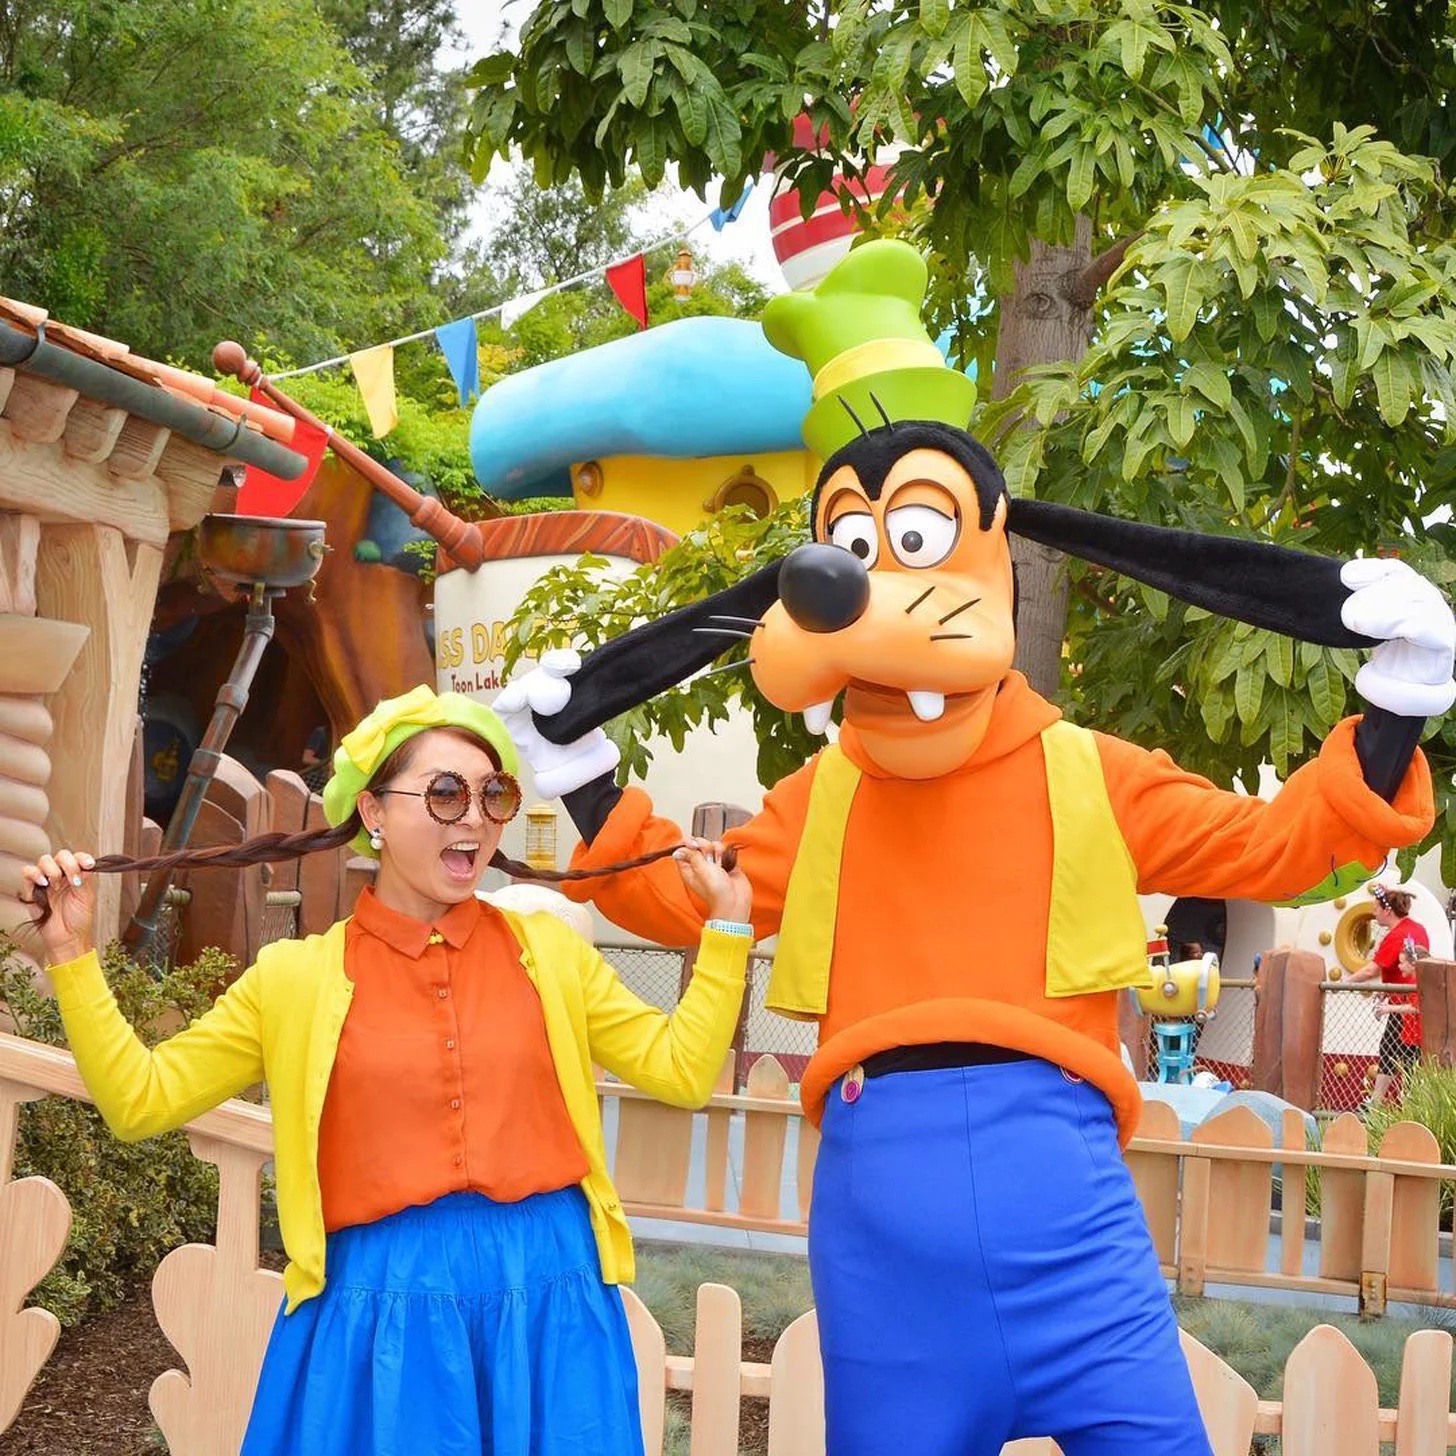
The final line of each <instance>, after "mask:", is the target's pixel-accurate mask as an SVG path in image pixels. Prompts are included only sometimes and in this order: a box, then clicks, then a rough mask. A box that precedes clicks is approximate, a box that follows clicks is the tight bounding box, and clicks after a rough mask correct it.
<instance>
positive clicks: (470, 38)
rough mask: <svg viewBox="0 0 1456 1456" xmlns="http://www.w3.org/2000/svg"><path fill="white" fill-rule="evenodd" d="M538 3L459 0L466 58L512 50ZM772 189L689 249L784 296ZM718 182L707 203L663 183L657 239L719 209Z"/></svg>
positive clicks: (484, 216) (480, 225)
mask: <svg viewBox="0 0 1456 1456" xmlns="http://www.w3.org/2000/svg"><path fill="white" fill-rule="evenodd" d="M534 3H535V0H460V5H459V23H460V28H461V30H462V31H464V33H465V40H464V44H463V46H462V48H461V50H462V56H463V58H464V59H467V60H477V59H479V58H480V57H481V56H485V55H489V54H490V53H491V52H492V51H495V50H498V49H500V47H501V46H502V44H505V45H508V46H512V47H514V45H515V42H516V37H517V35H518V34H519V31H520V27H521V24H522V22H523V21H524V20H525V18H526V17H527V16H528V15H529V14H530V13H531V10H532V7H533V5H534ZM500 168H501V163H500V161H499V160H498V159H497V162H496V170H495V171H494V172H493V173H492V175H493V176H495V177H499V175H500ZM768 194H769V189H768V187H767V185H766V184H765V183H764V182H762V181H761V182H760V183H759V185H758V186H756V187H755V188H754V190H753V195H752V196H751V197H750V198H749V199H748V202H747V203H746V204H745V206H744V208H743V211H742V213H740V214H739V217H738V220H737V221H736V222H732V223H729V224H728V226H727V227H725V228H724V229H723V231H722V232H721V233H715V232H714V231H713V229H712V228H711V227H707V226H705V227H702V228H699V229H698V230H697V231H696V232H695V233H694V234H693V236H692V239H691V242H690V246H691V247H692V249H693V251H694V252H695V253H698V254H699V255H702V254H706V255H707V256H708V257H710V258H712V259H714V260H715V261H717V262H725V263H726V262H737V263H741V264H742V265H743V267H744V268H746V269H747V270H748V271H749V272H750V273H751V274H752V275H753V276H754V277H755V278H757V279H758V280H759V282H760V283H762V284H763V285H764V286H765V287H767V288H768V289H770V290H771V291H772V292H775V293H778V292H782V291H783V290H784V288H785V287H786V286H787V285H786V284H785V283H784V277H783V274H782V273H781V272H780V271H779V265H778V260H777V259H776V258H775V257H774V254H773V244H772V243H771V242H770V240H769V232H768ZM717 200H718V198H717V184H716V183H714V184H713V185H711V186H710V187H709V189H708V201H707V202H706V203H704V202H701V201H700V200H699V199H698V198H697V196H696V195H694V194H693V193H691V192H684V191H681V190H679V189H678V188H676V187H673V186H670V185H668V184H667V183H664V184H663V186H662V187H661V188H660V189H659V191H658V194H657V195H656V196H655V197H654V199H653V203H652V205H651V209H650V211H649V212H648V214H647V216H648V218H649V219H650V222H651V230H652V232H653V234H654V235H656V234H657V233H659V232H662V233H665V232H668V231H670V230H671V229H673V228H674V227H677V226H687V225H691V224H692V223H694V222H696V221H697V220H698V219H699V218H701V217H702V216H703V215H704V214H705V213H707V212H709V211H711V209H712V208H713V207H715V206H716V205H717ZM474 221H475V226H476V228H477V229H478V230H479V231H481V232H488V231H489V230H490V227H491V218H490V213H489V201H488V195H487V194H484V193H483V194H482V200H481V202H480V204H479V205H478V206H477V207H476V209H475V211H474ZM670 261H671V254H669V253H668V251H667V250H666V249H663V250H661V251H660V252H658V253H654V254H653V256H652V257H651V258H650V259H649V260H648V267H649V269H651V268H652V267H654V266H658V265H659V264H660V267H661V269H662V270H663V271H665V270H666V268H667V265H668V263H669V262H670Z"/></svg>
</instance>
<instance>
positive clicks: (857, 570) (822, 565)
mask: <svg viewBox="0 0 1456 1456" xmlns="http://www.w3.org/2000/svg"><path fill="white" fill-rule="evenodd" d="M779 600H780V601H781V602H782V603H783V604H784V610H785V611H786V612H788V614H789V616H790V617H792V618H793V620H794V623H795V625H796V626H799V627H802V628H803V629H804V630H805V631H806V632H842V631H843V630H844V629H845V628H846V627H848V626H850V625H851V624H852V623H854V622H857V621H859V619H860V618H861V617H862V616H864V610H865V608H866V607H867V606H869V604H870V574H869V571H868V570H867V569H866V567H865V564H864V562H862V561H861V560H860V559H859V557H858V556H855V555H854V554H853V553H852V552H849V551H846V550H844V548H843V547H841V546H826V545H824V544H822V543H820V542H814V543H813V544H812V545H809V546H799V547H796V548H795V549H794V550H793V551H791V552H789V554H788V556H786V557H785V558H784V564H783V566H782V567H781V568H780V570H779Z"/></svg>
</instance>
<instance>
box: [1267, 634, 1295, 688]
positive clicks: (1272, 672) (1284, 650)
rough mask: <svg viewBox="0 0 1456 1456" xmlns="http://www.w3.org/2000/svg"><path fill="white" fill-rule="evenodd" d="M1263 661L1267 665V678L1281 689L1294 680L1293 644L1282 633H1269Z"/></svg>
mask: <svg viewBox="0 0 1456 1456" xmlns="http://www.w3.org/2000/svg"><path fill="white" fill-rule="evenodd" d="M1264 660H1265V661H1266V662H1267V663H1268V664H1269V676H1270V677H1272V678H1273V679H1274V681H1275V682H1276V683H1278V684H1279V686H1280V687H1281V688H1287V687H1288V686H1289V685H1290V683H1291V682H1292V681H1293V679H1294V643H1293V642H1292V641H1291V640H1290V639H1289V638H1288V637H1286V636H1285V635H1284V634H1283V633H1282V632H1273V633H1271V634H1270V636H1269V641H1268V643H1267V645H1266V646H1265V648H1264Z"/></svg>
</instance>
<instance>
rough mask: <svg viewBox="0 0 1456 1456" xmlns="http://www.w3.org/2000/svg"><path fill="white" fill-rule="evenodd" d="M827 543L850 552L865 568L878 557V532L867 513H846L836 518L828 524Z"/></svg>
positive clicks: (872, 519)
mask: <svg viewBox="0 0 1456 1456" xmlns="http://www.w3.org/2000/svg"><path fill="white" fill-rule="evenodd" d="M829 542H830V545H832V546H838V547H840V548H841V549H843V550H845V551H852V552H853V553H854V554H855V555H856V556H858V557H859V559H860V560H861V561H863V562H864V564H865V565H866V566H873V565H874V564H875V562H876V560H878V558H879V555H880V536H879V532H878V531H876V530H875V518H874V517H873V516H872V515H870V513H869V512H868V511H848V512H846V513H845V514H844V515H842V516H840V517H838V518H837V519H836V520H835V521H833V522H832V523H831V524H830V527H829Z"/></svg>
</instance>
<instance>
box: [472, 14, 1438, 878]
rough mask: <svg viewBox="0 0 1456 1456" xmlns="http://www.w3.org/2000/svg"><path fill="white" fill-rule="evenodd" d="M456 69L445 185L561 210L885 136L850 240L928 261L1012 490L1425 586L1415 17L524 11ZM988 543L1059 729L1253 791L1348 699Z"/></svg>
mask: <svg viewBox="0 0 1456 1456" xmlns="http://www.w3.org/2000/svg"><path fill="white" fill-rule="evenodd" d="M472 80H473V84H474V85H475V87H476V89H477V96H476V100H475V103H474V107H473V111H472V121H471V127H472V143H471V148H472V153H471V155H472V162H473V165H474V166H475V167H476V168H477V170H478V169H479V168H480V167H481V166H482V165H485V164H487V163H488V161H489V158H490V157H491V156H492V155H493V154H495V153H496V152H498V151H501V150H504V149H507V148H518V149H519V150H520V151H522V152H523V153H524V155H525V156H526V158H527V159H528V160H529V161H530V162H531V163H532V164H533V165H534V166H535V168H536V171H537V175H538V176H539V175H549V176H551V177H553V178H556V179H560V178H564V177H566V176H569V175H573V174H575V175H579V176H580V177H581V179H582V182H583V185H584V186H585V187H586V189H587V191H588V194H589V195H595V193H596V191H598V190H600V189H601V188H602V187H603V186H605V185H606V184H607V183H609V182H610V183H611V184H612V185H621V184H622V183H623V182H624V180H625V179H626V178H627V176H628V175H630V173H631V172H632V171H633V170H635V171H637V172H639V173H640V174H641V175H642V176H643V177H644V179H646V180H647V181H648V182H649V183H651V182H652V181H654V180H655V179H656V178H657V177H658V176H660V175H661V174H662V172H663V169H664V168H665V166H666V165H667V164H668V163H669V162H671V163H674V164H676V166H677V168H678V171H679V174H680V176H681V177H682V179H683V180H684V182H685V183H686V184H687V185H689V186H693V187H696V188H698V189H699V190H700V191H702V190H703V189H705V188H706V187H707V186H708V184H709V182H710V180H711V179H712V178H713V177H714V176H717V177H720V178H722V179H723V182H722V192H721V196H722V198H723V199H724V200H731V198H732V197H733V196H735V195H736V194H737V193H738V191H739V190H740V189H741V187H742V185H743V182H744V180H745V179H746V178H747V177H749V176H752V175H755V174H756V173H757V172H759V170H760V169H761V167H762V164H763V161H764V158H765V155H766V154H767V153H769V152H773V153H775V154H776V155H777V156H778V158H779V160H780V165H781V166H783V168H784V170H785V176H786V181H787V183H788V185H795V186H797V187H798V188H799V189H800V191H801V195H802V196H803V198H804V203H805V207H806V208H808V207H810V206H812V203H813V199H814V198H815V197H816V196H817V195H818V193H819V192H820V191H821V190H822V189H823V188H824V187H825V185H826V184H827V183H828V181H829V178H830V176H831V174H832V173H833V172H834V171H836V170H838V171H842V172H846V173H849V174H854V173H855V172H857V171H860V170H862V169H863V168H864V167H866V166H867V165H868V164H869V163H871V162H873V161H874V160H876V158H877V156H879V155H880V154H881V153H884V151H885V148H886V147H887V146H888V145H889V144H891V143H896V144H898V145H900V146H901V147H902V150H900V151H899V153H898V155H896V156H895V158H894V164H893V171H892V175H891V185H890V188H889V189H888V191H887V192H886V194H885V197H884V199H883V200H882V202H881V204H880V205H878V206H877V207H876V208H875V209H874V215H872V216H868V217H866V218H865V219H864V221H865V223H866V225H867V226H868V227H869V228H870V229H872V230H873V229H880V230H885V229H890V228H898V229H899V230H901V231H903V232H905V233H906V234H907V235H908V236H910V237H911V238H912V240H914V241H916V242H917V243H919V244H920V245H922V246H923V247H924V248H925V249H926V250H927V252H928V253H929V254H930V256H931V259H932V278H933V292H932V298H931V313H932V315H933V318H932V323H933V324H934V325H937V326H948V327H951V328H953V329H954V330H955V335H956V340H957V349H958V350H959V352H960V355H961V356H962V357H963V358H974V359H976V360H977V361H978V363H979V365H980V378H981V379H982V380H983V381H988V382H989V388H988V389H987V390H986V399H985V403H984V407H983V410H982V412H981V414H980V417H979V419H978V421H977V422H976V428H977V430H978V432H979V433H981V434H983V435H984V436H985V437H986V438H988V439H989V440H991V441H992V442H993V443H994V444H995V445H996V447H997V448H998V451H999V453H1000V455H1001V458H1002V461H1003V464H1004V466H1005V468H1006V470H1007V474H1008V479H1009V480H1010V483H1011V486H1012V488H1013V490H1015V491H1017V492H1021V493H1027V494H1034V495H1037V496H1039V497H1043V498H1047V499H1054V500H1063V501H1069V502H1073V503H1075V504H1078V505H1081V506H1087V507H1091V508H1094V509H1098V510H1105V511H1108V512H1111V513H1114V514H1118V515H1125V516H1129V517H1136V518H1140V519H1144V520H1150V521H1158V522H1166V523H1171V524H1184V525H1191V526H1196V527H1198V528H1200V529H1204V530H1210V531H1233V532H1237V533H1239V534H1242V535H1246V536H1247V535H1257V536H1263V537H1266V538H1268V539H1272V540H1277V541H1282V542H1287V543H1292V544H1300V545H1305V546H1308V547H1311V548H1313V549H1317V550H1323V551H1329V552H1337V553H1352V552H1354V551H1355V550H1357V549H1360V548H1372V547H1377V548H1387V549H1400V550H1402V551H1404V552H1405V553H1407V554H1409V555H1410V556H1411V557H1412V558H1413V559H1414V560H1415V561H1416V564H1418V565H1420V566H1423V567H1425V568H1426V569H1428V570H1429V571H1430V572H1431V574H1433V575H1435V576H1436V577H1437V579H1439V580H1446V579H1447V578H1448V576H1449V574H1450V572H1451V568H1450V565H1449V563H1448V560H1447V552H1446V547H1447V545H1448V544H1449V542H1448V541H1447V540H1446V539H1445V537H1446V535H1447V533H1448V531H1449V528H1447V527H1433V528H1431V529H1427V528H1426V527H1424V526H1423V524H1422V523H1423V521H1426V520H1429V519H1430V518H1431V517H1432V516H1433V514H1435V513H1437V512H1440V511H1441V510H1442V508H1444V507H1448V506H1449V505H1451V504H1452V503H1453V492H1456V472H1453V466H1456V449H1453V445H1452V440H1453V428H1456V408H1453V406H1456V389H1453V383H1452V368H1453V363H1456V248H1453V246H1452V243H1451V234H1452V220H1453V217H1456V197H1453V195H1452V193H1451V191H1450V189H1449V187H1448V185H1447V182H1446V180H1445V179H1446V178H1447V177H1448V176H1449V175H1450V174H1451V168H1452V164H1453V162H1456V125H1453V121H1452V116H1453V113H1452V110H1451V89H1452V83H1453V80H1456V21H1453V19H1452V17H1451V16H1450V14H1449V12H1448V7H1447V6H1446V5H1445V4H1444V3H1439V4H1419V3H1417V4H1413V5H1404V6H1387V5H1384V4H1380V3H1374V0H1357V3H1355V4H1352V5H1349V6H1345V7H1339V8H1336V9H1331V7H1328V6H1325V5H1319V4H1315V3H1313V0H1295V3H1292V4H1288V5H1285V4H1281V5H1278V6H1266V5H1263V4H1255V3H1252V0H1207V3H1204V4H1191V3H1185V0H1167V3H1154V0H975V3H965V0H816V3H812V4H808V5H791V6H783V5H778V4H768V3H755V0H725V3H723V4H720V5H715V6H712V7H706V6H703V5H701V4H700V3H698V0H546V3H541V4H538V5H537V7H536V9H535V10H534V12H533V13H532V15H531V16H530V18H529V20H528V21H527V22H526V24H525V26H524V27H523V29H522V32H521V43H520V51H519V54H516V55H512V54H504V53H503V54H500V55H496V56H491V57H488V58H486V59H484V60H482V61H480V62H479V63H477V65H476V67H475V68H474V70H473V72H472ZM806 97H807V98H810V99H809V100H808V101H807V103H806V101H805V98H806ZM803 110H807V111H808V113H809V115H810V117H811V118H812V120H813V121H814V123H815V125H816V127H818V128H820V129H821V131H822V135H823V137H824V144H823V149H822V150H821V151H804V150H800V149H796V148H795V147H794V146H793V139H792V134H791V123H792V120H793V118H794V117H795V116H796V115H797V114H798V113H799V112H800V111H803ZM1377 128H1378V130H1377ZM882 159H883V158H882ZM1018 551H1019V554H1020V555H1021V571H1022V599H1023V604H1024V607H1025V610H1024V613H1023V619H1022V622H1021V633H1020V648H1019V661H1020V662H1021V663H1022V665H1023V666H1025V667H1026V668H1027V669H1028V671H1029V673H1030V674H1031V676H1032V678H1033V681H1034V682H1035V683H1036V684H1037V685H1038V686H1039V687H1041V688H1042V689H1043V690H1057V689H1060V691H1061V693H1062V694H1063V696H1064V698H1066V699H1069V700H1070V701H1071V702H1072V704H1073V706H1074V709H1075V710H1076V711H1077V713H1078V714H1079V716H1080V717H1081V718H1082V719H1083V721H1088V722H1092V723H1094V724H1096V725H1098V726H1102V727H1106V728H1108V729H1110V730H1112V731H1118V732H1122V733H1125V734H1128V735H1130V736H1132V737H1134V738H1138V739H1142V740H1143V741H1156V742H1158V743H1160V744H1164V745H1166V746H1168V747H1169V748H1170V749H1171V750H1172V751H1173V752H1174V753H1175V754H1176V755H1178V756H1179V757H1180V758H1182V759H1184V760H1185V761H1188V762H1190V763H1193V764H1196V765H1198V766H1200V767H1203V768H1205V769H1206V770H1208V771H1210V772H1213V773H1215V774H1217V775H1218V776H1219V777H1221V778H1223V779H1226V780H1227V779H1229V778H1231V777H1232V776H1234V775H1240V776H1242V777H1243V778H1244V779H1245V781H1246V782H1249V781H1251V780H1252V777H1253V775H1254V773H1255V771H1256V768H1257V765H1258V763H1259V762H1260V761H1261V760H1266V759H1268V760H1272V761H1273V762H1274V763H1275V764H1276V766H1278V767H1279V768H1280V769H1281V770H1282V769H1285V768H1287V767H1288V765H1289V764H1290V763H1291V762H1293V761H1296V760H1298V759H1300V758H1303V757H1304V756H1306V755H1307V754H1308V753H1309V752H1310V751H1311V750H1312V748H1313V747H1314V745H1315V743H1316V742H1317V741H1318V738H1319V736H1320V735H1321V734H1322V733H1323V732H1324V731H1325V730H1326V729H1327V728H1328V726H1329V724H1330V723H1331V721H1332V720H1333V719H1334V718H1335V717H1337V716H1338V715H1339V714H1340V713H1342V712H1343V711H1345V710H1346V709H1347V708H1348V709H1354V708H1355V707H1356V706H1357V704H1356V700H1355V699H1354V696H1353V693H1352V692H1351V691H1350V689H1349V678H1350V675H1351V671H1352V669H1353V666H1354V658H1353V656H1352V655H1351V654H1348V653H1345V654H1341V653H1328V652H1321V651H1316V650H1312V649H1291V648H1290V645H1289V644H1287V643H1284V642H1279V641H1276V640H1274V639H1271V638H1270V637H1268V636H1267V635H1265V634H1262V633H1258V632H1253V631H1250V630H1247V629H1242V628H1235V627H1233V626H1232V625H1231V624H1227V623H1224V622H1218V621H1213V620H1210V619H1206V618H1201V617H1199V615H1198V614H1196V613H1192V612H1187V611H1184V610H1182V609H1179V608H1170V607H1169V606H1168V604H1167V603H1166V602H1162V601H1159V600H1157V599H1156V598H1155V597H1153V596H1152V595H1151V594H1148V593H1144V592H1141V591H1137V590H1135V589H1133V588H1131V587H1130V586H1129V585H1128V584H1127V583H1125V582H1120V581H1118V580H1116V579H1114V578H1110V577H1109V576H1108V575H1107V574H1106V573H1102V572H1097V571H1092V570H1089V569H1084V568H1074V569H1073V570H1071V571H1068V570H1067V569H1066V566H1065V564H1064V563H1063V562H1062V561H1061V560H1060V559H1059V558H1057V557H1055V556H1054V555H1052V554H1050V553H1045V552H1042V551H1040V550H1035V549H1033V550H1029V551H1028V550H1024V549H1022V548H1021V545H1020V543H1018ZM1064 642H1069V643H1070V647H1071V652H1070V654H1069V655H1067V656H1064V655H1063V644H1064ZM806 747H807V743H806ZM1430 747H1431V748H1432V749H1433V756H1434V758H1435V760H1436V767H1437V770H1438V774H1437V779H1438V783H1439V784H1440V785H1441V786H1442V792H1443V793H1444V791H1445V786H1446V785H1447V784H1448V783H1449V780H1450V768H1451V766H1452V753H1451V749H1450V747H1449V746H1448V744H1447V741H1446V739H1445V737H1444V736H1443V737H1442V738H1441V739H1440V740H1438V741H1433V743H1432V744H1431V745H1430ZM1448 812H1450V811H1448ZM1449 828H1451V829H1453V830H1456V817H1453V819H1452V820H1451V822H1450V824H1449ZM1445 843H1446V844H1447V846H1448V848H1449V850H1450V856H1449V857H1450V859H1451V864H1450V865H1449V866H1448V879H1449V880H1451V881H1452V882H1456V834H1449V833H1448V834H1447V835H1446V836H1445Z"/></svg>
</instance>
